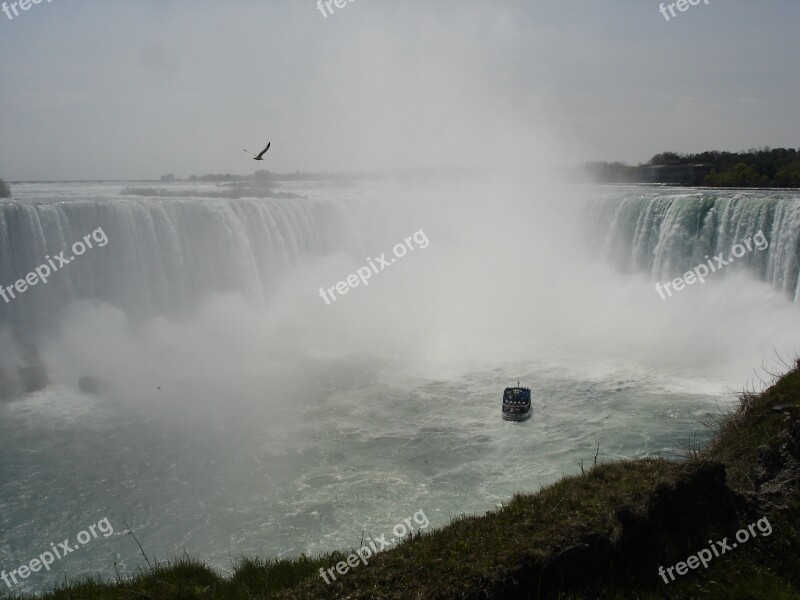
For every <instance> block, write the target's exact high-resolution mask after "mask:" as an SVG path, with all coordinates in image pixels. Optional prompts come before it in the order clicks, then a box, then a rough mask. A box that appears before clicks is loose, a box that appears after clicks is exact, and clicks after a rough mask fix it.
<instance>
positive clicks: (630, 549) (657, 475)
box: [43, 369, 800, 600]
mask: <svg viewBox="0 0 800 600" xmlns="http://www.w3.org/2000/svg"><path fill="white" fill-rule="evenodd" d="M778 405H783V406H784V407H785V408H783V409H782V411H776V410H774V409H775V407H776V406H778ZM787 411H788V412H791V413H793V415H794V416H793V417H788V416H787V414H786V413H787ZM798 413H800V371H799V370H798V369H794V370H793V371H791V372H790V373H788V374H786V375H785V376H783V377H781V378H779V379H778V380H777V381H776V383H775V384H774V385H772V386H771V387H770V388H769V389H768V390H766V391H765V392H764V393H763V394H758V395H756V394H743V396H742V399H741V404H740V406H739V407H738V408H737V410H735V411H734V412H732V413H731V414H730V415H726V416H725V417H724V418H723V419H721V420H720V422H719V424H718V430H717V433H716V435H715V436H714V437H713V438H712V440H711V441H710V443H709V444H707V445H706V447H705V448H703V449H701V450H700V451H699V452H697V453H696V454H695V455H693V456H692V457H690V458H688V459H687V460H685V461H682V462H671V461H666V460H661V459H639V460H626V461H619V462H613V463H606V464H600V465H598V466H595V467H593V468H592V469H590V470H588V471H587V472H586V473H583V474H580V475H574V476H568V477H564V478H562V479H561V480H559V481H558V482H556V483H554V484H552V485H549V486H547V487H545V488H543V489H541V490H539V491H538V492H536V493H532V494H518V495H516V496H514V497H513V498H512V499H510V500H509V501H508V502H507V503H506V504H504V506H502V507H501V508H499V509H498V510H495V511H491V512H489V513H487V514H485V515H483V516H469V517H459V518H456V519H455V520H454V521H453V522H451V523H450V524H449V525H447V526H445V527H443V528H441V529H438V530H434V531H430V532H426V533H421V534H417V535H414V536H412V537H409V538H407V539H406V540H405V541H404V542H402V543H401V544H399V545H398V546H396V547H394V548H392V549H391V550H387V551H386V552H382V553H380V554H379V555H377V556H375V557H372V558H370V559H368V561H369V564H368V565H366V566H364V565H359V566H358V567H355V568H354V569H353V570H352V571H351V572H349V573H347V574H346V575H344V576H339V580H338V581H336V582H334V583H331V584H330V585H326V584H325V583H324V582H323V581H322V579H321V578H320V577H319V569H320V568H321V567H322V568H325V569H327V568H329V567H333V566H334V565H335V564H336V563H337V562H339V561H342V560H345V558H346V555H347V554H348V553H349V551H347V552H338V553H331V554H328V555H325V556H322V557H317V558H308V557H305V556H301V557H299V558H297V559H291V560H279V561H268V560H262V559H242V560H241V561H239V563H237V564H236V566H235V569H234V572H233V574H232V575H231V576H230V577H222V576H220V575H218V574H217V573H216V572H215V571H213V570H212V569H209V568H208V567H206V566H205V565H203V564H202V563H201V562H200V561H199V560H197V559H189V558H184V559H181V560H179V561H177V562H174V563H173V564H170V565H159V566H157V567H156V568H155V569H154V570H146V571H144V570H143V571H141V572H139V573H138V574H137V575H136V576H135V577H133V578H129V579H127V580H123V581H116V582H107V583H103V582H98V581H86V582H73V583H65V584H64V585H62V586H60V587H59V589H57V590H55V591H53V592H52V593H50V594H47V595H45V596H43V597H44V598H45V599H47V600H50V599H52V600H66V599H76V600H77V599H87V600H110V599H115V600H121V599H134V598H139V599H141V598H152V599H158V600H183V599H187V600H188V599H200V598H203V599H220V600H228V599H242V600H245V599H247V600H260V599H267V598H269V599H273V598H274V599H283V600H299V599H312V598H313V599H325V598H348V599H358V598H363V599H387V600H390V599H400V598H403V599H405V598H409V599H414V598H421V599H425V600H435V599H476V600H477V599H478V598H481V599H486V598H496V599H505V598H557V599H563V600H584V599H586V600H588V599H608V600H621V599H642V600H649V599H656V598H659V599H663V598H667V599H671V598H674V599H676V600H677V599H681V600H683V599H686V598H720V599H725V598H730V599H737V600H741V599H754V600H755V599H764V600H766V599H770V600H774V599H777V600H783V599H787V600H788V599H800V493H799V492H798V486H797V484H798V482H797V481H796V480H790V481H786V482H784V483H785V485H784V486H783V488H781V489H782V490H783V491H782V495H779V496H776V495H773V496H765V495H756V493H755V492H758V491H759V490H760V489H761V487H762V485H761V482H762V480H763V479H764V478H765V474H764V473H765V470H764V465H765V464H766V465H767V466H768V468H767V471H769V470H770V469H772V468H773V467H774V469H778V468H780V466H781V465H782V464H784V463H785V447H784V448H783V450H781V444H782V443H784V442H785V440H786V433H785V432H786V431H788V428H789V426H790V423H791V422H792V421H793V420H794V419H796V418H797V414H798ZM781 440H784V442H782V441H781ZM784 445H785V444H784ZM794 451H795V452H796V453H797V454H798V456H800V451H798V449H795V450H794ZM781 452H784V453H783V454H781ZM781 457H783V458H781ZM782 461H783V462H782ZM776 472H777V471H776ZM773 474H774V473H773ZM726 476H727V478H726ZM764 516H768V518H769V520H770V523H771V524H772V528H773V533H772V535H770V536H768V537H761V536H759V537H757V538H754V539H751V540H750V541H748V542H747V543H744V544H741V545H740V546H739V547H738V548H736V549H734V550H733V551H731V552H729V553H726V554H724V555H722V556H720V557H718V558H715V559H714V560H712V561H711V563H710V564H709V568H708V569H707V570H704V569H702V568H700V569H699V570H690V571H689V572H688V573H687V574H686V575H684V576H680V577H678V578H677V580H676V581H674V582H671V583H669V584H665V583H664V582H663V581H662V580H661V578H660V577H659V576H658V574H657V569H658V567H659V566H664V567H665V568H666V567H669V566H672V565H674V564H676V563H677V562H679V561H684V560H685V559H686V558H687V557H688V556H690V555H692V554H695V553H696V552H697V551H699V550H700V549H703V548H706V547H707V546H708V542H707V541H708V540H721V539H722V538H723V537H728V538H729V539H731V538H733V536H734V534H735V533H736V531H737V530H738V529H739V528H741V527H742V526H746V525H747V524H749V523H753V522H755V521H756V520H758V519H759V518H761V517H764Z"/></svg>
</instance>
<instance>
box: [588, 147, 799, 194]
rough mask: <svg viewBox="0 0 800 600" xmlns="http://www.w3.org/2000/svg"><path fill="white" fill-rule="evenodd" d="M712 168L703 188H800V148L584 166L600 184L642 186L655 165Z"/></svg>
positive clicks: (666, 156) (712, 152)
mask: <svg viewBox="0 0 800 600" xmlns="http://www.w3.org/2000/svg"><path fill="white" fill-rule="evenodd" d="M681 165H686V166H689V165H704V166H708V167H711V169H710V171H709V173H708V175H706V177H705V179H704V180H703V182H702V185H707V186H712V187H800V148H798V149H794V148H788V149H786V148H769V147H764V148H753V149H750V150H748V151H747V152H720V151H719V150H709V151H706V152H700V153H698V154H678V153H677V152H661V153H659V154H656V155H655V156H653V158H651V159H650V160H649V161H647V162H646V163H643V164H639V165H638V166H631V165H626V164H624V163H621V162H611V163H609V162H590V163H586V164H585V165H584V169H585V170H586V171H588V172H589V173H590V174H591V175H592V176H593V178H594V179H595V180H596V181H598V182H601V183H639V182H642V181H644V180H645V179H644V178H643V174H644V170H645V169H647V168H648V167H655V166H681Z"/></svg>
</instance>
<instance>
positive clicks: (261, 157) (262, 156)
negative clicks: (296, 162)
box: [243, 142, 272, 160]
mask: <svg viewBox="0 0 800 600" xmlns="http://www.w3.org/2000/svg"><path fill="white" fill-rule="evenodd" d="M270 145H272V142H270V143H269V144H267V147H266V148H264V149H263V150H262V151H261V152H259V154H258V156H256V155H255V154H253V153H252V152H250V151H249V150H248V149H247V148H243V150H244V151H245V152H247V153H248V154H249V155H250V156H252V157H253V160H264V155H265V154H266V153H267V150H269V147H270Z"/></svg>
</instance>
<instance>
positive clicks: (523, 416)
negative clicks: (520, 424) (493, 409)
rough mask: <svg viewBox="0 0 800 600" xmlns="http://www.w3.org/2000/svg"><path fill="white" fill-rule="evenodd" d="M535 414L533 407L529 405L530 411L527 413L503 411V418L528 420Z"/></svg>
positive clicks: (505, 419) (506, 419) (507, 419)
mask: <svg viewBox="0 0 800 600" xmlns="http://www.w3.org/2000/svg"><path fill="white" fill-rule="evenodd" d="M532 414H533V407H532V406H529V407H528V412H525V413H507V412H505V411H504V412H503V420H504V421H527V420H528V419H530V418H531V415H532Z"/></svg>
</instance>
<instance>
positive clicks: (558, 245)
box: [0, 183, 800, 591]
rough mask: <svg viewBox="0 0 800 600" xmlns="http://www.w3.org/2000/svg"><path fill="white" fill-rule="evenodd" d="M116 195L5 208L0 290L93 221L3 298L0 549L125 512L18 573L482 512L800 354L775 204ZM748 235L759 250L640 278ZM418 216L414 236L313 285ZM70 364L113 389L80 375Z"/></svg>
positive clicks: (95, 568)
mask: <svg viewBox="0 0 800 600" xmlns="http://www.w3.org/2000/svg"><path fill="white" fill-rule="evenodd" d="M126 185H128V184H124V183H119V184H110V183H103V184H78V183H71V184H26V185H19V186H15V188H14V190H15V193H16V194H17V198H16V199H15V200H14V201H11V202H3V203H2V204H0V284H2V285H4V286H7V285H13V284H14V282H15V281H16V280H18V279H20V278H23V277H25V275H26V274H27V273H29V272H31V271H34V270H35V269H36V268H37V266H39V265H41V264H43V263H45V257H46V256H53V255H55V254H58V253H59V252H61V251H62V250H66V251H69V250H70V249H71V247H72V244H73V242H74V241H76V240H81V239H83V238H84V236H85V235H87V234H91V233H92V232H93V231H95V230H97V229H98V228H100V229H102V231H103V232H104V234H105V235H106V237H107V240H108V242H107V244H105V245H104V246H103V247H95V248H93V249H91V250H88V251H87V252H86V253H85V254H83V255H81V256H78V257H75V258H74V260H72V261H71V262H70V263H69V264H68V265H66V266H64V267H63V268H62V269H60V270H58V271H56V272H55V273H53V274H52V275H51V277H50V279H49V281H48V282H47V283H46V284H43V285H42V284H39V285H36V286H33V287H31V288H29V289H28V290H27V291H26V292H25V293H23V294H19V295H18V297H17V298H15V299H13V300H12V301H11V302H8V303H5V302H2V301H0V325H2V328H3V331H4V333H3V334H2V335H3V338H2V339H3V340H4V345H3V350H2V353H0V366H3V367H4V368H12V367H14V366H16V365H17V364H19V361H20V360H22V358H21V356H22V352H21V350H20V345H21V344H27V343H31V342H32V343H35V345H36V348H37V349H38V352H39V355H40V357H41V360H42V361H43V363H44V364H45V366H46V368H47V371H48V375H49V378H50V380H51V385H50V386H49V387H47V388H45V389H44V390H41V391H38V392H35V393H32V394H29V395H25V396H22V397H18V398H15V399H12V400H8V401H4V402H0V473H1V474H2V476H1V477H0V532H1V533H0V567H1V568H4V569H5V570H7V571H8V570H11V569H14V568H16V567H17V566H18V565H21V564H23V563H27V562H29V561H30V559H32V558H35V557H36V556H38V555H40V554H41V553H42V552H43V551H45V550H47V549H48V548H49V546H50V543H51V542H54V543H58V542H61V541H62V540H65V539H67V538H70V539H74V538H75V535H76V534H77V533H78V532H79V531H81V530H83V529H85V528H86V527H88V526H89V525H91V524H93V523H97V522H98V521H99V520H100V519H102V518H103V517H108V518H109V521H110V522H111V523H112V525H113V526H114V528H115V534H114V535H113V536H110V537H109V538H104V537H100V538H98V539H96V540H93V541H92V542H91V543H89V544H87V545H85V546H83V547H81V548H80V550H78V551H75V552H73V553H71V554H70V555H68V556H66V557H65V558H64V559H63V560H61V561H59V562H57V563H56V564H55V565H54V566H53V569H52V570H51V571H50V572H49V573H46V572H40V573H36V574H35V575H33V576H31V577H30V578H29V579H28V580H26V581H25V583H24V585H21V586H19V587H18V588H15V589H16V590H17V591H22V590H24V589H29V590H41V589H44V588H46V587H48V586H51V585H52V584H53V583H54V582H55V581H56V580H58V579H61V578H62V577H63V574H64V573H65V572H66V573H68V574H69V575H70V576H71V577H73V576H80V575H83V574H90V573H91V574H94V573H99V574H101V575H104V576H108V575H111V574H113V569H114V563H117V566H118V568H119V569H120V572H122V573H126V572H128V573H129V572H131V571H132V569H134V568H135V567H136V566H137V565H138V564H141V563H142V562H143V559H142V558H141V556H140V555H139V550H138V548H137V546H136V544H135V543H134V541H133V540H132V539H131V538H130V537H129V536H126V535H124V533H123V531H124V525H123V522H124V521H127V523H128V524H129V525H130V526H131V527H132V528H133V529H134V530H136V531H137V537H138V538H139V540H140V541H141V542H142V544H143V546H144V548H145V550H146V551H147V552H148V554H150V555H154V556H156V557H157V558H159V559H168V558H173V557H176V556H179V555H181V554H182V553H183V552H184V551H186V552H188V553H189V554H191V555H196V556H199V557H201V558H203V559H205V560H207V561H209V562H210V563H211V564H213V565H215V566H217V567H218V568H220V569H223V570H224V569H226V568H228V567H229V566H230V558H231V557H236V556H239V555H243V554H245V555H253V554H259V555H272V556H293V555H297V554H300V553H301V552H305V553H312V554H314V553H318V552H322V551H327V550H330V549H334V548H341V547H351V546H354V545H356V543H357V542H358V541H359V540H360V538H361V536H362V532H367V533H372V534H374V535H377V536H379V535H380V534H381V533H385V532H388V531H390V530H391V527H392V526H393V525H394V524H396V523H397V522H398V521H400V520H402V519H403V518H405V517H407V516H409V515H411V514H412V513H413V512H414V511H416V510H419V509H422V510H424V511H425V513H426V515H427V516H428V517H429V518H430V519H431V523H432V525H433V526H438V525H442V524H444V523H446V522H448V520H449V519H450V518H451V517H452V516H455V515H458V514H461V513H479V512H483V511H485V510H487V509H491V508H493V507H495V506H496V505H497V504H499V503H501V502H502V501H503V500H505V499H508V498H509V497H510V496H511V495H512V494H514V493H515V492H518V491H534V490H536V489H537V488H538V487H539V486H541V485H544V484H547V483H550V482H552V481H554V480H556V479H557V478H559V477H560V476H561V475H562V474H565V473H574V472H576V471H577V470H579V466H578V464H579V461H581V460H583V461H584V462H585V463H586V464H589V463H590V462H591V461H592V459H593V457H594V455H595V452H596V448H597V445H598V444H599V446H600V455H599V459H600V460H612V459H616V458H619V457H625V456H641V455H663V456H668V457H674V456H678V455H680V453H681V452H682V451H683V450H686V449H689V448H691V447H692V446H693V445H694V444H695V443H699V442H702V441H703V440H705V439H707V437H708V429H707V426H706V424H707V423H709V422H710V420H711V417H712V416H713V415H716V414H719V411H720V410H721V409H722V408H724V405H725V403H726V402H727V401H729V400H730V399H731V396H730V394H728V393H727V392H729V391H730V390H738V389H742V388H744V387H747V386H749V385H753V386H755V387H760V386H761V382H760V381H759V379H758V374H759V373H760V371H758V369H759V367H760V366H761V365H762V363H764V362H765V361H766V362H767V363H768V364H774V362H775V360H776V351H777V353H778V354H779V355H782V356H785V357H789V356H791V355H793V353H794V352H796V349H797V347H798V337H797V331H798V330H800V329H798V325H800V310H798V308H797V306H796V304H794V302H796V301H797V298H798V293H797V280H798V271H799V269H800V267H798V244H800V225H799V224H800V200H798V198H797V196H796V195H792V194H789V193H772V192H766V191H760V192H748V193H738V192H719V191H704V192H702V193H700V192H697V193H693V192H687V191H686V190H665V189H660V190H648V189H641V188H612V189H605V190H596V189H591V188H575V187H558V186H533V185H508V186H499V185H496V184H481V185H469V186H468V185H447V186H444V185H439V186H418V185H411V184H408V185H405V184H389V183H361V184H353V185H350V186H341V185H339V186H326V185H322V184H294V185H293V186H291V187H289V188H285V189H284V190H283V191H290V192H293V193H296V194H299V195H301V196H304V197H303V198H296V199H256V198H241V199H235V200H232V199H216V198H207V197H201V196H202V194H201V193H200V192H203V191H208V190H207V189H206V190H202V189H200V188H199V186H195V185H192V186H191V188H192V189H188V188H189V187H190V186H189V185H188V184H180V185H178V184H176V185H173V186H170V190H171V192H176V191H177V192H178V193H179V192H180V191H181V190H184V192H185V194H186V197H183V198H181V197H138V196H126V195H121V194H120V191H121V190H122V188H124V187H125V186H126ZM212 188H214V186H208V189H212ZM193 190H194V191H193ZM173 195H175V194H173ZM758 230H763V232H764V234H765V236H766V237H767V238H768V239H769V240H770V247H769V248H768V249H766V250H764V251H763V252H754V253H752V255H751V256H750V257H748V259H746V260H745V259H743V260H742V261H741V262H739V263H737V264H736V265H735V266H733V265H732V266H731V267H730V268H728V269H726V270H725V271H724V272H723V271H720V272H718V273H715V274H714V275H713V276H712V277H709V279H708V281H706V283H704V284H702V285H700V284H697V285H693V286H688V287H687V288H686V289H684V290H683V291H681V292H680V293H677V294H675V295H674V296H673V297H670V298H667V299H666V300H662V299H661V298H660V297H659V295H658V294H657V293H655V291H654V289H653V285H654V282H655V281H663V280H666V279H668V278H670V277H674V276H676V275H678V274H681V273H682V272H683V271H686V270H688V269H691V268H692V267H694V266H695V265H696V264H697V259H698V257H700V259H701V260H702V257H703V256H704V255H705V254H709V253H712V252H713V253H717V252H718V251H723V250H727V248H728V247H729V246H730V245H731V244H732V243H735V242H736V241H737V240H738V239H740V238H742V237H744V236H746V235H751V236H752V235H753V234H754V233H755V232H756V231H758ZM418 231H423V232H424V235H425V237H426V239H427V240H429V245H427V246H426V247H425V248H421V247H416V248H415V249H414V250H413V251H409V252H408V253H407V255H406V256H403V257H402V258H398V259H397V260H396V261H395V262H393V263H392V264H391V267H388V268H386V269H385V270H383V271H381V272H379V273H377V274H375V275H373V277H372V278H371V280H370V281H369V285H367V286H364V285H360V286H358V287H355V288H353V289H350V291H349V292H348V293H347V294H346V295H343V296H341V297H338V299H337V300H336V301H335V302H333V303H331V304H326V302H325V301H323V300H322V299H321V298H320V295H319V288H320V287H324V288H330V287H334V286H335V285H336V283H337V282H339V281H342V280H345V279H346V278H347V276H348V275H349V274H351V273H354V272H355V271H356V269H358V268H359V267H361V266H363V265H365V264H368V261H369V260H370V259H375V258H376V257H377V256H380V254H381V253H386V256H387V257H390V256H393V254H392V249H393V247H394V246H395V245H396V244H398V243H403V240H404V239H406V238H408V237H409V236H412V235H414V233H415V232H418ZM67 254H68V255H69V252H67ZM14 340H21V341H14ZM753 369H756V372H754V371H753ZM84 375H91V376H93V377H97V378H100V379H102V380H104V381H106V382H107V383H108V389H107V391H106V392H104V393H103V394H100V395H87V394H84V393H82V392H80V391H79V390H78V380H79V378H80V377H82V376H84ZM517 379H519V380H520V382H521V383H522V384H523V385H528V386H530V387H531V388H532V390H533V398H534V417H533V419H532V420H530V421H529V422H527V423H522V424H515V423H507V422H503V421H502V420H501V419H500V399H501V394H502V390H503V388H504V387H505V386H507V385H513V384H515V383H516V381H517Z"/></svg>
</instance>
